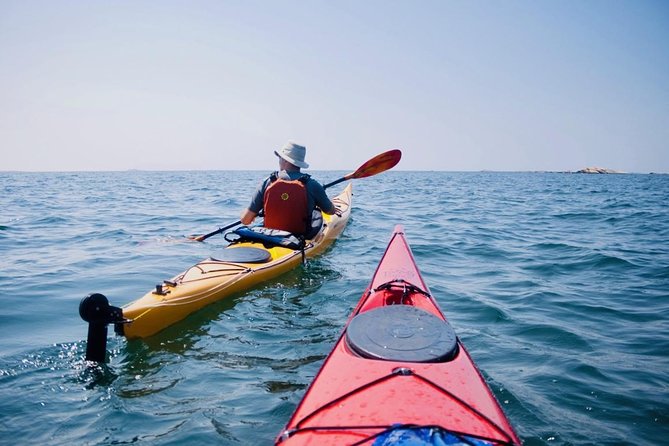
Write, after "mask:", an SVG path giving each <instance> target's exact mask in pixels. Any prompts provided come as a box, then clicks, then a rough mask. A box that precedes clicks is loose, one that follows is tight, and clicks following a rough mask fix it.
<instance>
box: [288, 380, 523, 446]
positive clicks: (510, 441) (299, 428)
mask: <svg viewBox="0 0 669 446" xmlns="http://www.w3.org/2000/svg"><path fill="white" fill-rule="evenodd" d="M398 376H402V377H404V376H413V377H415V378H416V379H418V380H420V381H423V382H424V383H426V384H428V385H429V386H432V387H433V388H434V389H435V390H438V391H439V392H442V393H444V394H446V395H448V396H449V397H450V398H452V399H453V400H455V401H457V402H458V403H459V404H461V405H462V406H463V407H464V408H466V409H467V410H469V411H471V412H472V413H474V414H476V415H477V416H478V417H479V418H481V419H482V420H483V421H484V422H486V423H488V424H489V425H490V426H491V427H493V428H494V429H495V430H496V431H497V432H499V433H500V434H501V435H503V436H506V437H507V439H508V441H507V442H503V443H501V444H503V445H513V444H515V443H513V439H512V438H511V436H509V434H508V433H507V432H506V431H505V430H504V429H503V428H502V427H500V426H499V425H498V424H497V423H495V422H494V421H493V420H491V419H490V418H489V417H487V416H486V415H485V414H483V413H481V412H480V411H479V410H477V409H476V408H475V407H472V406H471V405H470V404H468V403H467V402H466V401H463V400H462V399H460V398H458V396H457V395H455V394H454V393H453V392H450V391H448V390H447V389H445V388H443V387H442V386H440V385H439V384H437V383H435V382H433V381H431V380H429V379H428V378H425V377H424V376H422V375H420V374H418V373H416V372H415V371H413V370H412V369H410V368H407V367H397V368H395V369H393V370H392V372H391V373H389V374H388V375H385V376H382V377H380V378H377V379H376V380H374V381H371V382H369V383H366V384H365V385H363V386H360V387H358V388H356V389H353V390H352V391H350V392H349V393H347V394H345V395H341V396H340V397H338V398H336V399H334V400H332V401H330V402H328V403H327V404H325V405H323V406H321V407H319V408H317V409H316V410H314V411H313V412H312V413H310V414H308V415H306V416H305V417H304V418H302V419H301V420H300V421H298V422H297V423H296V426H295V428H293V429H290V430H286V431H284V432H283V433H282V434H281V436H280V438H281V440H282V441H283V440H286V439H288V438H290V437H291V436H293V435H294V434H296V433H299V432H300V431H319V430H320V431H328V430H334V429H338V430H341V429H379V428H384V429H386V430H392V429H394V428H395V426H387V425H386V426H364V425H352V426H319V427H302V425H303V424H304V423H306V422H307V421H308V420H309V419H310V418H312V417H314V416H316V415H317V414H318V413H319V412H320V411H323V410H326V409H327V408H328V407H330V406H334V405H336V404H339V403H341V402H342V401H344V400H345V399H347V398H348V397H350V396H352V395H354V394H356V393H359V392H362V391H364V390H365V389H367V388H370V387H373V386H375V385H377V384H379V383H382V382H384V381H388V380H390V379H392V378H395V377H398ZM403 426H412V427H441V426H418V425H413V424H412V425H403ZM384 432H385V431H384ZM382 433H383V432H382ZM382 433H376V434H374V435H372V436H370V437H368V438H366V439H364V440H361V441H360V444H362V443H364V442H366V441H369V440H371V439H374V438H376V437H378V436H379V435H381V434H382ZM449 433H454V434H457V435H465V436H468V437H475V438H477V439H480V440H484V441H497V440H495V439H494V438H489V437H484V436H475V435H472V434H467V433H466V432H454V431H449ZM354 444H357V443H354ZM498 444H499V443H498Z"/></svg>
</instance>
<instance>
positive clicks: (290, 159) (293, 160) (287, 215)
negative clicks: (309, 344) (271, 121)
mask: <svg viewBox="0 0 669 446" xmlns="http://www.w3.org/2000/svg"><path fill="white" fill-rule="evenodd" d="M274 154H275V155H276V156H277V157H278V158H279V170H278V171H277V172H274V173H272V174H271V175H270V176H269V177H267V178H265V179H264V180H263V181H262V182H261V183H260V185H259V186H258V189H257V190H256V192H255V194H254V195H253V197H252V198H251V204H250V205H249V207H248V208H247V209H245V210H244V211H243V212H242V215H241V222H242V224H244V225H250V224H251V223H252V222H253V220H254V219H255V218H256V216H257V215H258V214H259V213H260V211H261V210H262V211H263V212H264V216H265V222H264V226H265V227H267V228H271V229H280V230H284V231H288V232H291V233H293V234H296V235H302V236H304V237H305V238H310V237H312V236H313V235H315V234H316V232H318V230H319V229H320V226H321V224H322V218H321V214H320V212H318V209H321V210H322V211H323V212H325V213H326V214H329V215H332V214H334V213H335V212H336V210H337V209H336V207H335V205H334V204H333V203H332V201H330V199H329V198H328V196H327V194H326V193H325V189H324V188H323V185H322V184H321V183H319V182H318V181H316V180H314V179H313V178H311V176H310V175H307V174H305V173H302V172H301V170H300V169H306V168H308V167H309V164H307V163H306V162H305V161H304V159H305V156H306V154H307V148H306V147H305V146H302V145H299V144H296V143H294V142H291V141H289V142H287V143H286V144H285V145H284V146H283V147H282V148H281V149H280V150H279V151H278V152H277V151H274ZM315 211H316V212H315Z"/></svg>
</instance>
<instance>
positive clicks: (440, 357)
mask: <svg viewBox="0 0 669 446" xmlns="http://www.w3.org/2000/svg"><path fill="white" fill-rule="evenodd" d="M346 341H347V343H348V346H349V347H350V348H351V349H352V350H353V351H355V352H356V353H357V354H359V355H360V356H362V357H364V358H371V359H382V360H387V361H405V362H443V361H448V360H450V359H452V358H453V357H455V355H456V354H457V350H458V348H457V338H456V336H455V332H454V331H453V328H451V326H450V325H449V324H448V322H446V321H444V320H442V319H440V318H438V317H437V316H435V315H434V314H432V313H429V312H428V311H425V310H423V309H420V308H416V307H413V306H411V305H388V306H384V307H379V308H375V309H374V310H370V311H366V312H364V313H360V314H358V315H357V316H355V317H354V318H353V319H352V320H351V323H350V324H349V326H348V328H347V329H346Z"/></svg>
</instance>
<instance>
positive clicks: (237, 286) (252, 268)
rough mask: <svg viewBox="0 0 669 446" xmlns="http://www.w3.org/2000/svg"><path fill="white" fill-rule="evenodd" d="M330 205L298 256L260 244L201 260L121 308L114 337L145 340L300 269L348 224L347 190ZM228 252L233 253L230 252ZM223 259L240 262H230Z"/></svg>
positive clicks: (234, 246)
mask: <svg viewBox="0 0 669 446" xmlns="http://www.w3.org/2000/svg"><path fill="white" fill-rule="evenodd" d="M332 201H333V203H334V204H335V205H336V206H337V208H338V209H339V210H340V211H341V212H338V213H337V214H335V215H327V214H323V227H322V228H321V230H320V231H319V232H318V234H317V235H316V236H315V237H314V238H313V239H311V240H307V241H306V245H305V247H304V252H302V250H295V249H290V248H285V247H283V246H273V247H269V248H268V247H265V245H264V244H263V243H262V242H242V243H235V244H231V245H230V246H228V247H227V248H226V249H224V250H223V255H222V256H221V257H223V260H221V259H215V258H209V259H206V260H203V261H201V262H199V263H197V264H195V265H193V266H191V267H190V268H188V269H187V270H186V271H184V272H182V273H181V274H179V275H177V276H175V277H173V278H172V279H170V280H166V281H164V282H163V284H162V285H161V286H158V287H156V288H157V289H155V290H152V291H149V292H148V293H146V294H145V295H144V296H142V297H141V298H139V299H137V300H136V301H134V302H132V303H129V304H127V305H126V306H124V307H122V311H123V317H124V318H125V319H126V320H127V321H128V322H125V323H117V324H116V325H115V327H116V332H117V333H118V334H122V335H124V336H126V337H127V338H129V339H132V338H143V337H147V336H151V335H153V334H155V333H157V332H159V331H161V330H163V329H164V328H166V327H169V326H170V325H172V324H174V323H176V322H178V321H180V320H182V319H184V318H185V317H186V316H188V315H189V314H191V313H193V312H194V311H197V310H199V309H200V308H203V307H205V306H207V305H209V304H211V303H213V302H216V301H218V300H221V299H224V298H226V297H228V296H230V295H231V294H234V293H238V292H240V291H244V290H246V289H249V288H251V287H252V286H254V285H256V284H258V283H260V282H264V281H267V280H270V279H273V278H275V277H277V276H279V275H281V274H283V273H285V272H287V271H290V270H292V269H294V268H296V267H297V266H298V265H300V263H302V260H303V255H304V256H305V257H307V258H309V257H313V256H315V255H317V254H320V253H321V252H323V251H324V250H325V249H326V248H327V247H328V246H330V245H331V244H332V242H333V241H334V240H335V239H336V238H337V237H338V236H339V234H341V232H342V231H343V230H344V228H345V227H346V223H348V219H349V217H350V215H351V184H350V183H349V185H348V186H347V187H346V188H345V189H344V190H343V191H342V193H341V194H339V195H338V196H337V197H335V198H334V199H333V200H332ZM240 249H241V251H236V250H240ZM232 250H235V252H230V251H232ZM226 251H227V252H226ZM226 254H230V255H229V256H226ZM249 254H250V255H249ZM263 254H264V255H263ZM227 257H230V258H233V259H234V258H235V257H237V258H240V259H241V260H239V261H230V260H227ZM244 257H251V258H248V259H243V258H244Z"/></svg>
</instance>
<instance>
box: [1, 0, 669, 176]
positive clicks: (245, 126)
mask: <svg viewBox="0 0 669 446" xmlns="http://www.w3.org/2000/svg"><path fill="white" fill-rule="evenodd" d="M288 139H293V140H295V141H298V142H301V143H303V144H305V145H306V146H307V147H308V148H309V153H308V155H307V161H308V162H309V163H310V164H311V167H312V169H315V170H321V169H323V170H325V169H337V170H353V169H355V168H356V167H358V166H359V165H360V164H361V163H362V162H363V161H365V160H366V159H367V158H369V157H371V156H373V155H375V154H377V153H379V152H382V151H384V150H387V149H391V148H396V147H397V148H401V149H403V152H404V157H403V159H402V163H401V164H400V165H399V166H398V168H400V169H403V170H447V171H453V170H483V169H487V170H578V169H580V168H582V167H586V166H600V167H608V168H612V169H618V170H623V171H629V172H669V2H667V1H663V0H660V1H636V0H629V1H615V0H602V1H599V0H581V1H569V0H566V1H562V0H561V1H548V0H546V1H496V0H490V1H476V0H475V1H464V0H463V1H448V0H439V1H420V0H416V1H411V0H405V1H392V0H383V1H365V0H357V1H348V0H346V1H339V0H337V1H316V0H300V1H292V0H280V1H279V0H272V1H270V0H265V1H254V0H251V1H249V0H235V1H227V0H217V1H96V0H90V1H89V0H81V1H58V0H53V1H48V0H44V1H33V0H18V1H11V0H0V170H37V171H42V170H49V171H50V170H68V171H69V170H125V169H151V170H163V169H169V170H172V169H177V170H178V169H262V170H271V169H274V168H276V166H277V163H276V158H275V157H274V156H273V154H272V151H273V150H274V149H276V148H278V147H280V146H281V145H283V143H284V142H285V141H286V140H288Z"/></svg>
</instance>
